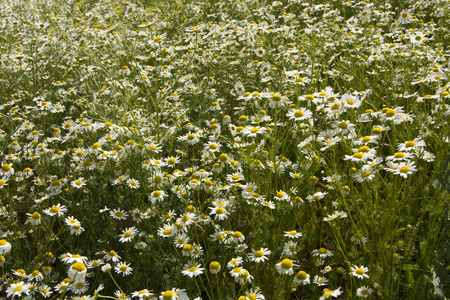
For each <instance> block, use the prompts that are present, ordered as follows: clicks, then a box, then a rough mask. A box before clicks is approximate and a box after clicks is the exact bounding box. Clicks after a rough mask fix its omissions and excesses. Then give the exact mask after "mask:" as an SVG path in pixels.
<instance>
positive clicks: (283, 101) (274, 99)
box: [269, 94, 289, 108]
mask: <svg viewBox="0 0 450 300" xmlns="http://www.w3.org/2000/svg"><path fill="white" fill-rule="evenodd" d="M269 99H270V100H269V106H270V107H271V108H275V107H278V106H281V107H283V106H286V105H288V104H289V100H288V99H287V98H286V97H284V96H281V95H280V94H271V95H270V98H269Z"/></svg>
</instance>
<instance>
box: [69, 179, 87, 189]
mask: <svg viewBox="0 0 450 300" xmlns="http://www.w3.org/2000/svg"><path fill="white" fill-rule="evenodd" d="M70 185H71V186H72V187H74V188H76V189H81V188H82V187H83V186H85V185H86V180H85V179H84V178H83V177H78V178H77V180H74V181H72V182H71V183H70Z"/></svg>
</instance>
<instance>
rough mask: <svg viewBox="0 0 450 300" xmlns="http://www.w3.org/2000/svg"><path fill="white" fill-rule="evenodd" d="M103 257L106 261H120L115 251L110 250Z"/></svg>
mask: <svg viewBox="0 0 450 300" xmlns="http://www.w3.org/2000/svg"><path fill="white" fill-rule="evenodd" d="M103 259H104V260H106V261H112V262H114V263H116V262H118V261H120V256H119V255H118V254H117V252H116V251H114V250H111V251H109V252H108V253H106V254H105V255H104V256H103Z"/></svg>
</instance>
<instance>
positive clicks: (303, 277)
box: [293, 271, 311, 285]
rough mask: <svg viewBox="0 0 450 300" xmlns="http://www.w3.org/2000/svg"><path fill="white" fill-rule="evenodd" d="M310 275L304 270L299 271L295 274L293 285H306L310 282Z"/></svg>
mask: <svg viewBox="0 0 450 300" xmlns="http://www.w3.org/2000/svg"><path fill="white" fill-rule="evenodd" d="M310 278H311V277H310V276H309V274H308V273H306V272H305V271H299V272H298V273H297V275H295V278H294V281H293V283H294V284H295V285H308V284H310V283H311V280H310Z"/></svg>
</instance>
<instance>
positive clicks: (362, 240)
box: [350, 232, 367, 245]
mask: <svg viewBox="0 0 450 300" xmlns="http://www.w3.org/2000/svg"><path fill="white" fill-rule="evenodd" d="M350 240H351V241H352V242H354V243H356V244H357V245H360V244H363V245H364V244H366V243H367V238H366V237H364V235H363V234H362V233H361V232H357V233H355V234H354V235H353V236H352V237H351V238H350Z"/></svg>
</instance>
